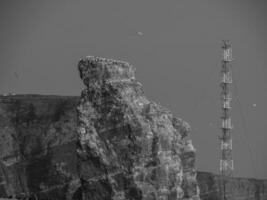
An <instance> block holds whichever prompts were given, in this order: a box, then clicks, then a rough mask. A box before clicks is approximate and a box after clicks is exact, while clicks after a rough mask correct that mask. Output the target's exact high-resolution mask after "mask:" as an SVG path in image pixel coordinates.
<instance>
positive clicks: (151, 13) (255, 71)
mask: <svg viewBox="0 0 267 200" xmlns="http://www.w3.org/2000/svg"><path fill="white" fill-rule="evenodd" d="M266 13H267V2H266V1H265V0H224V1H222V0H201V1H200V0H179V1H178V0H165V1H162V0H134V1H133V0H106V1H102V0H95V1H93V0H84V1H81V0H76V1H73V0H64V1H63V0H62V1H60V0H46V1H41V0H21V1H10V0H1V1H0V93H8V92H10V91H12V92H15V93H17V94H21V93H23V94H24V93H35V94H36V93H37V94H59V95H80V92H81V90H82V87H83V86H82V83H81V81H80V79H79V76H78V71H77V63H78V61H79V59H80V58H82V57H85V56H87V55H96V56H102V57H107V58H115V59H120V60H125V61H128V62H130V63H131V64H133V65H134V66H135V67H136V68H137V72H136V77H137V79H138V80H139V81H140V82H141V83H142V84H143V86H144V90H145V93H146V96H147V97H148V98H149V99H151V100H154V101H156V102H159V103H160V104H161V105H163V106H166V107H167V108H169V109H170V110H171V111H172V112H173V113H174V115H176V116H178V117H181V118H183V119H184V120H186V121H187V122H189V123H190V125H191V127H192V133H191V137H192V139H193V143H194V145H195V147H196V148H197V151H198V154H197V168H198V169H199V170H203V171H211V172H216V173H218V172H219V159H220V152H219V150H220V149H219V141H218V136H219V135H220V134H221V131H220V128H219V126H220V113H221V111H220V98H219V95H220V87H219V80H220V68H221V63H220V62H221V40H223V39H229V40H231V42H232V45H233V57H234V58H235V60H234V62H233V63H232V65H233V68H234V82H235V85H236V87H233V94H234V102H233V124H234V130H233V154H234V160H235V172H234V174H235V176H244V177H257V178H267V151H266V146H267V134H266V128H267V118H266V113H267V112H266V111H267V109H266V108H267V105H266V102H267V95H266V89H267V69H266V67H267V65H266V64H267V47H266V45H267V16H266V15H267V14H266ZM234 88H237V89H235V90H234ZM237 98H239V102H240V103H238V101H237ZM249 149H250V150H249Z"/></svg>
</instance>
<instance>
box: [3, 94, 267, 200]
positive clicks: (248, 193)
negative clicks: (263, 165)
mask: <svg viewBox="0 0 267 200" xmlns="http://www.w3.org/2000/svg"><path fill="white" fill-rule="evenodd" d="M78 102H79V97H60V96H40V95H34V96H32V95H23V96H19V95H16V96H8V97H3V96H0V138H1V140H0V154H1V159H0V199H1V197H7V196H11V195H14V196H15V195H16V196H17V197H20V196H33V197H34V196H38V197H39V199H53V200H54V199H62V200H63V199H79V197H80V195H81V189H80V179H79V176H78V173H77V163H78V161H77V160H78V159H77V156H76V141H77V138H76V137H77V133H76V129H77V124H76V123H77V120H76V119H77V112H76V106H77V104H78ZM33 111H34V112H33ZM30 113H32V114H33V113H35V114H34V115H33V116H34V117H33V118H31V119H29V116H32V114H30ZM27 116H28V117H27ZM26 122H28V123H26ZM40 127H41V128H40ZM48 127H50V128H48ZM45 138H46V139H45ZM49 141H50V142H49ZM26 149H27V150H26ZM37 149H40V151H39V152H38V151H37ZM23 152H28V153H23ZM29 152H30V153H29ZM25 154H26V155H27V156H19V155H25ZM123 180H124V179H122V180H121V184H120V185H122V184H124V182H123ZM197 180H198V185H199V188H200V198H201V199H202V200H217V199H218V200H219V199H220V198H219V196H220V194H219V177H218V176H217V175H214V174H211V173H206V172H198V173H197ZM231 182H232V183H233V185H231V187H230V188H231V189H232V188H233V189H234V190H233V191H231V190H230V191H231V193H232V194H234V196H236V199H240V200H266V199H267V181H264V180H255V179H245V178H234V179H232V180H231ZM227 188H229V186H228V187H227ZM230 191H229V190H228V194H229V195H230ZM23 193H25V195H23Z"/></svg>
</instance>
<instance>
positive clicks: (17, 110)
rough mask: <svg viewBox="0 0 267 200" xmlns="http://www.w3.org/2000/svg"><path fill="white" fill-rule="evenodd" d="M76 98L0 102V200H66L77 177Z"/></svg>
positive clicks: (2, 99)
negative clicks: (8, 199)
mask: <svg viewBox="0 0 267 200" xmlns="http://www.w3.org/2000/svg"><path fill="white" fill-rule="evenodd" d="M77 102H78V98H77V97H58V96H55V97H54V96H38V95H24V96H22V95H17V96H9V97H3V96H2V97H0V138H1V139H0V158H1V159H0V197H7V196H17V197H29V196H38V197H40V198H43V199H45V198H48V197H49V198H50V199H68V198H67V197H69V196H72V193H74V192H73V190H76V189H77V187H79V179H78V176H77V173H76V171H77V170H76V168H77V166H76V160H77V158H76V152H75V148H76V141H77V137H76V126H77V125H76V124H77V120H76V109H75V107H76V105H77Z"/></svg>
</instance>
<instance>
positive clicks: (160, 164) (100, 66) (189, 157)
mask: <svg viewBox="0 0 267 200" xmlns="http://www.w3.org/2000/svg"><path fill="white" fill-rule="evenodd" d="M134 70H135V69H134V68H133V66H131V65H130V64H128V63H126V62H123V61H116V60H112V59H105V58H99V57H93V56H89V57H86V58H85V59H82V60H81V61H80V62H79V71H80V76H81V79H82V80H83V82H84V85H85V89H84V90H83V91H82V94H81V98H80V102H79V105H78V107H77V111H78V128H77V134H78V137H79V145H78V146H77V154H78V166H79V168H78V173H79V177H80V179H81V185H82V188H81V196H83V199H88V200H89V199H90V200H106V199H110V200H111V199H112V200H126V199H127V200H141V199H142V200H167V199H168V200H177V199H199V190H198V185H197V181H196V171H195V149H194V147H193V145H192V143H191V141H190V140H188V139H187V136H188V133H189V131H190V127H189V125H188V124H187V123H186V122H185V121H183V120H181V119H178V118H175V117H174V116H173V115H172V114H171V112H170V111H169V110H167V109H166V108H164V107H162V106H160V105H158V104H156V103H154V102H152V101H150V100H148V99H147V98H146V97H145V96H144V92H143V89H142V85H141V84H140V83H139V82H138V81H137V80H136V79H135V76H134Z"/></svg>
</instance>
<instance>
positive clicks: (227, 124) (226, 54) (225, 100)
mask: <svg viewBox="0 0 267 200" xmlns="http://www.w3.org/2000/svg"><path fill="white" fill-rule="evenodd" d="M222 49H223V59H222V71H221V75H222V79H221V87H222V91H221V102H222V116H221V118H222V127H221V129H222V135H221V137H220V142H221V160H220V172H221V178H222V184H221V192H222V199H223V200H226V183H227V180H228V178H229V177H231V176H232V175H233V170H234V163H233V156H232V136H231V130H232V128H233V127H232V123H231V112H230V111H231V100H232V95H231V92H230V85H231V83H232V73H231V65H230V62H231V61H232V47H231V44H230V42H229V41H228V40H224V41H223V45H222Z"/></svg>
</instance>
